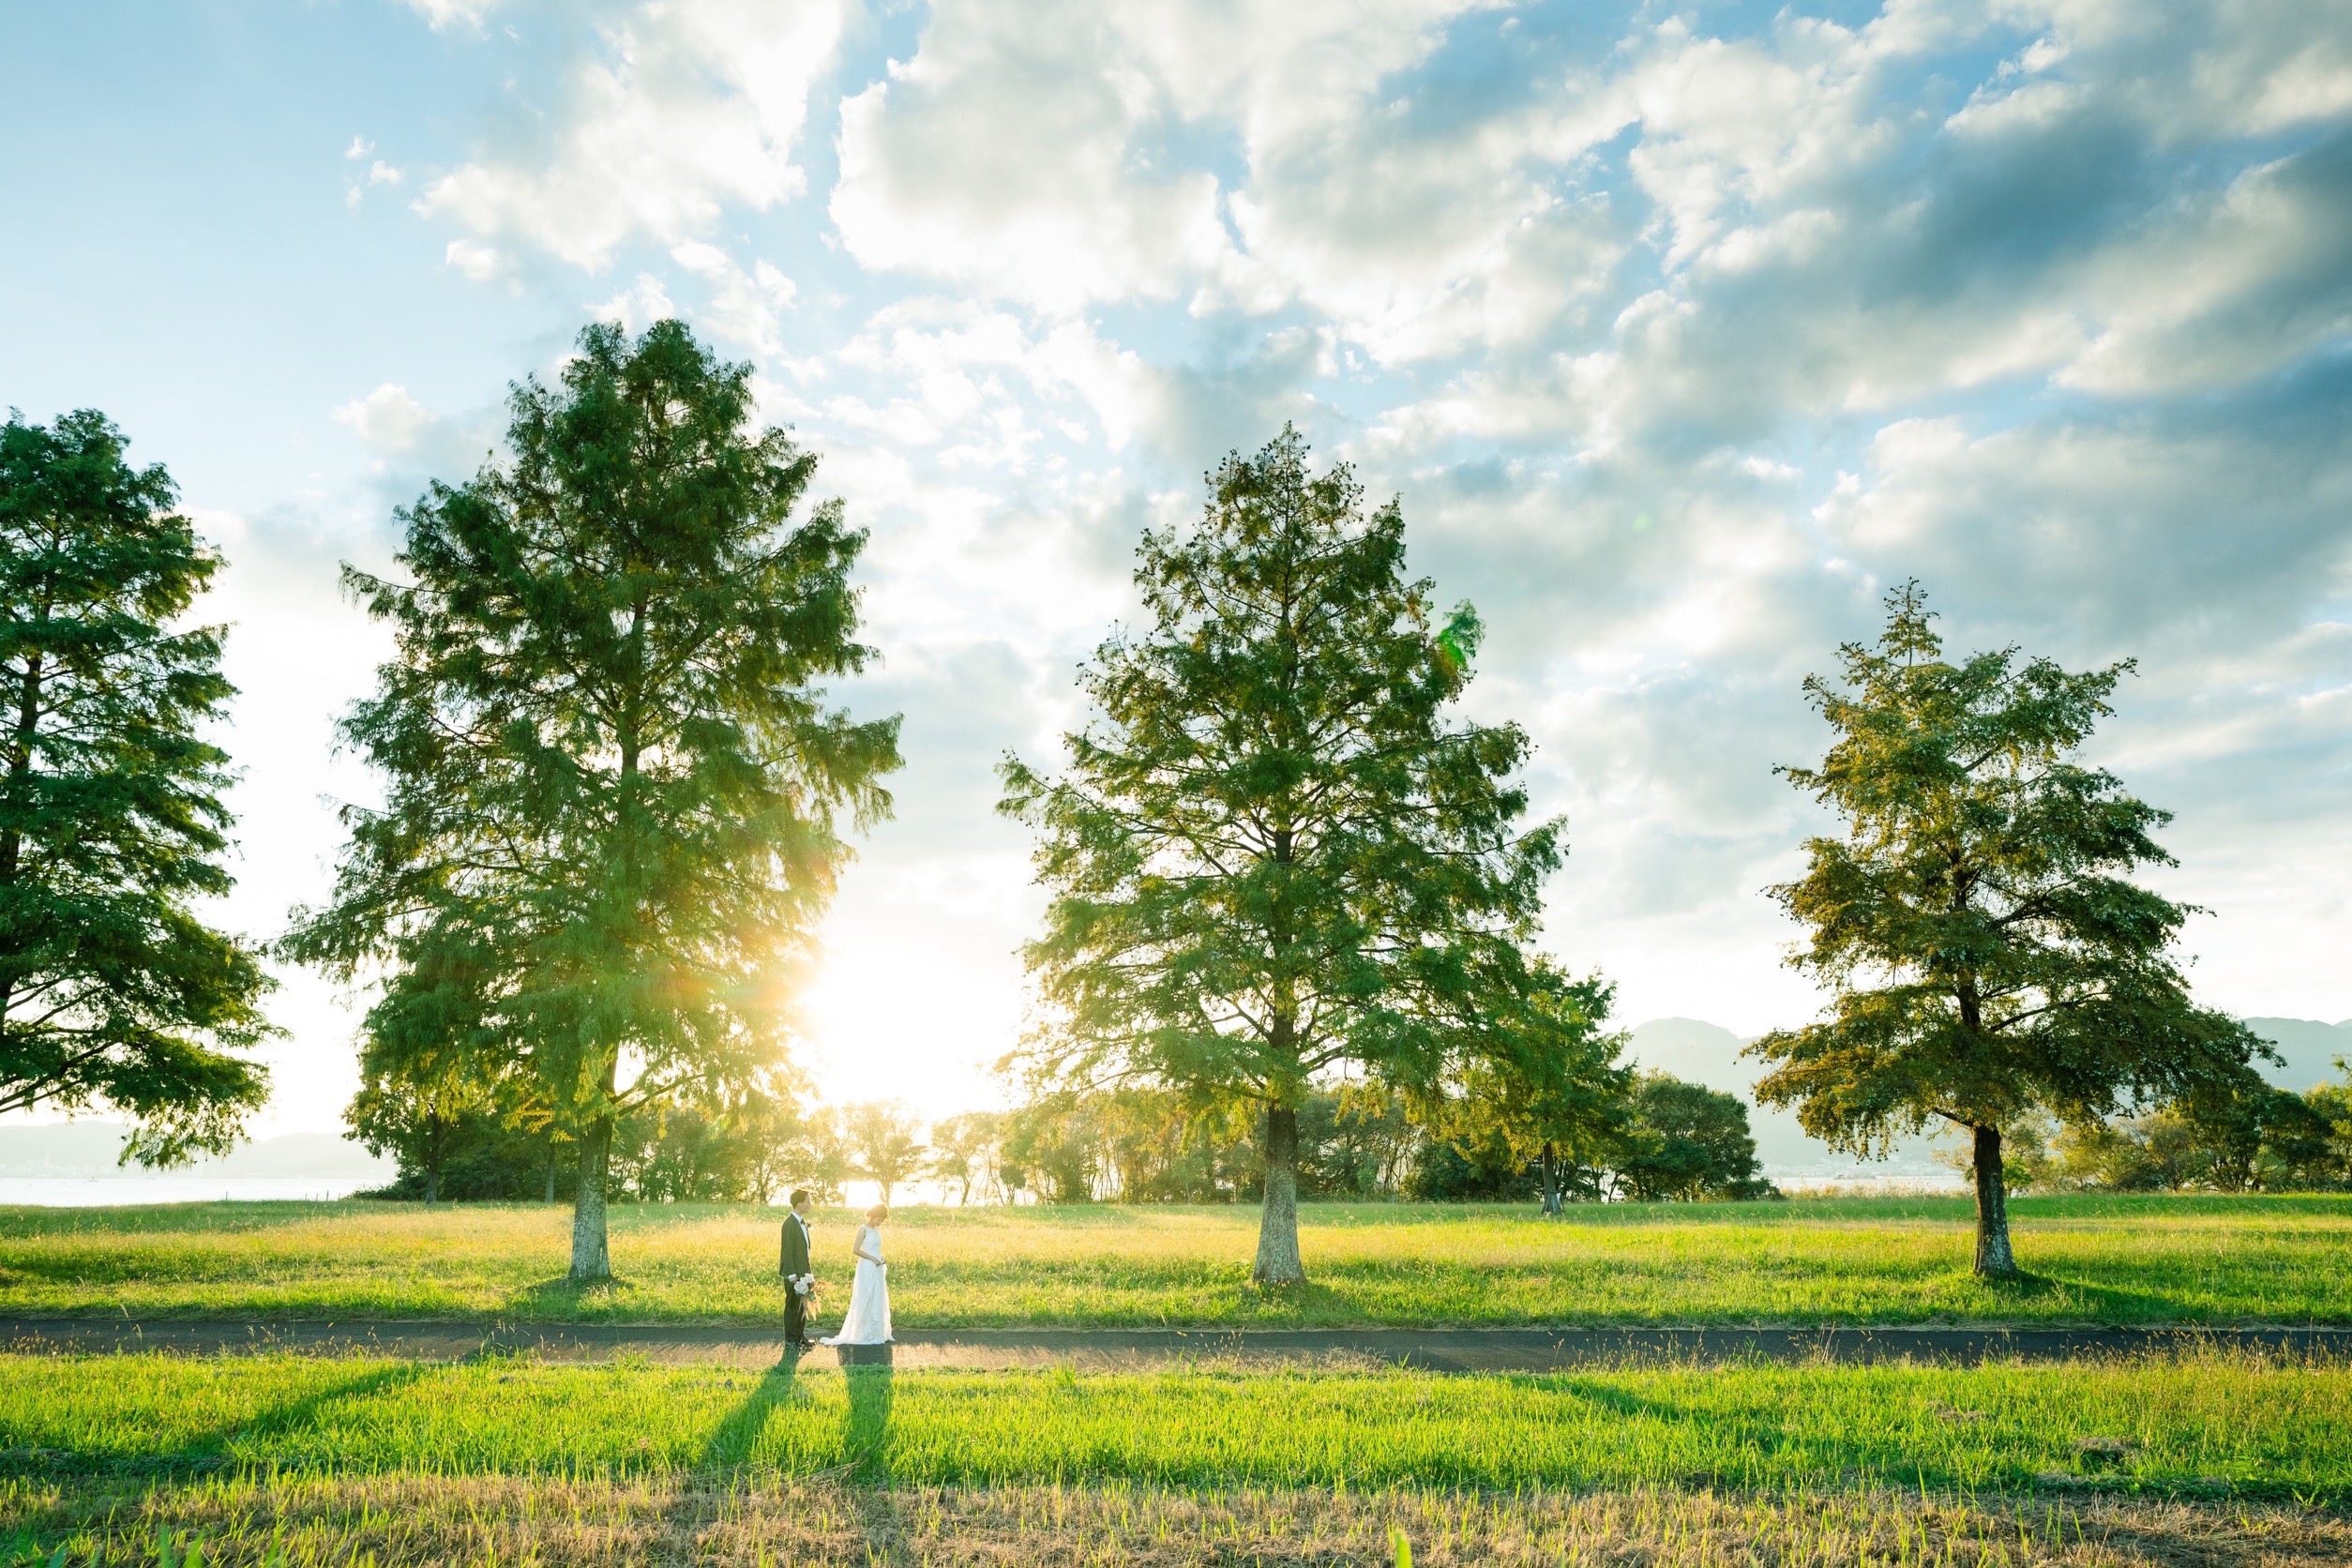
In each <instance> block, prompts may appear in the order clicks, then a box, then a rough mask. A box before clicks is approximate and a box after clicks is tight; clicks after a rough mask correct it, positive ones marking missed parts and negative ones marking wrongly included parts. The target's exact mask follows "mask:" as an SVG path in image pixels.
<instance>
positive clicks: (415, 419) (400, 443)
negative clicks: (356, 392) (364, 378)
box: [335, 381, 434, 457]
mask: <svg viewBox="0 0 2352 1568" xmlns="http://www.w3.org/2000/svg"><path fill="white" fill-rule="evenodd" d="M335 422H336V423H337V424H339V425H344V426H348V427H349V428H350V429H351V430H352V433H353V434H354V435H356V436H358V437H359V439H360V440H362V441H364V442H366V443H367V444H368V445H369V446H370V447H372V448H374V450H375V451H376V452H377V453H378V454H380V455H383V456H387V457H398V456H403V455H405V454H407V453H410V452H413V451H415V449H416V446H417V444H418V443H419V441H421V440H422V439H423V437H424V436H425V435H426V433H427V432H428V431H430V430H431V429H432V427H433V424H434V418H433V415H432V412H431V411H430V409H428V408H426V407H425V405H424V404H422V403H420V402H418V401H417V400H415V398H412V397H410V396H409V394H408V388H407V387H405V386H401V385H399V384H396V383H393V382H388V381H387V382H385V383H384V384H383V385H381V386H379V387H377V388H376V389H375V390H374V391H372V392H370V393H369V394H368V395H367V396H366V397H364V398H357V399H354V400H352V401H350V402H348V403H345V404H343V405H342V406H341V407H340V408H339V409H337V410H336V411H335Z"/></svg>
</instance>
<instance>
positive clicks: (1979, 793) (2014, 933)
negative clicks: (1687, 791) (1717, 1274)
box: [1750, 584, 2267, 1274]
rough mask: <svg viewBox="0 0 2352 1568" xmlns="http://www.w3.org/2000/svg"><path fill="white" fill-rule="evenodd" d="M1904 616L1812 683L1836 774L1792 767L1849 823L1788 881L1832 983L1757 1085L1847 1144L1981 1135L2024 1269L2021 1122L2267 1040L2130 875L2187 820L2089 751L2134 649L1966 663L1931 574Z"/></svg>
mask: <svg viewBox="0 0 2352 1568" xmlns="http://www.w3.org/2000/svg"><path fill="white" fill-rule="evenodd" d="M1887 613H1888V619H1887V625H1886V629H1885V631H1884V633H1883V635H1882V636H1881V637H1880V639H1879V641H1878V642H1877V644H1876V645H1875V646H1863V645H1862V644H1859V643H1848V644H1847V645H1846V646H1845V647H1844V648H1843V649H1842V650H1841V651H1840V657H1841V660H1842V662H1843V664H1844V667H1845V668H1844V678H1843V681H1842V682H1841V683H1832V682H1830V681H1827V680H1824V679H1822V678H1821V677H1819V676H1814V677H1810V678H1808V679H1807V681H1806V682H1805V691H1806V694H1807V696H1808V697H1809V698H1810V699H1811V700H1812V701H1813V702H1814V704H1815V705H1816V706H1817V707H1818V708H1819V709H1820V710H1821V714H1822V716H1823V717H1825V718H1826V719H1828V720H1829V722H1830V724H1831V726H1832V728H1833V729H1834V730H1835V731H1836V732H1837V739H1836V741H1835V742H1834V743H1833V744H1832V746H1831V747H1830V750H1829V753H1828V755H1827V757H1826V758H1825V759H1824V760H1823V762H1822V764H1821V766H1820V767H1818V768H1802V767H1791V768H1784V769H1782V770H1781V771H1782V772H1784V773H1785V774H1787V776H1788V778H1789V780H1790V781H1791V782H1792V783H1794V784H1795V785H1797V787H1798V788H1800V789H1802V790H1804V791H1806V792H1809V793H1811V794H1812V795H1813V796H1814V797H1815V798H1816V799H1817V800H1819V801H1820V802H1821V803H1822V804H1824V805H1826V806H1828V807H1832V809H1834V810H1835V811H1836V812H1837V813H1838V814H1839V815H1840V816H1841V817H1842V818H1844V819H1845V822H1846V823H1847V836H1846V837H1844V838H1829V837H1819V838H1814V839H1812V840H1810V841H1808V843H1807V845H1806V852H1807V855H1808V859H1809V862H1810V864H1809V866H1808V867H1807V869H1806V873H1805V875H1804V876H1803V877H1802V879H1801V880H1799V881H1797V882H1790V883H1788V884H1787V885H1786V886H1783V887H1779V888H1776V889H1774V890H1773V894H1774V897H1776V898H1778V899H1779V901H1780V903H1781V904H1782V906H1783V907H1784V908H1785V909H1787V912H1789V914H1790V915H1791V916H1793V917H1794V918H1795V919H1796V920H1798V921H1799V922H1801V923H1802V925H1803V926H1804V927H1806V928H1807V930H1808V931H1809V933H1810V940H1809V942H1807V944H1806V945H1805V946H1804V947H1803V948H1802V949H1801V950H1800V951H1798V952H1797V953H1796V954H1795V955H1794V956H1793V957H1792V958H1791V960H1790V961H1791V963H1792V964H1793V965H1794V966H1795V967H1797V968H1798V969H1800V970H1801V971H1802V972H1805V973H1806V974H1808V975H1810V976H1811V977H1813V978H1814V979H1816V980H1817V981H1818V982H1820V983H1822V984H1825V985H1827V986H1830V987H1832V988H1834V989H1835V991H1836V993H1837V996H1836V1002H1835V1004H1834V1008H1833V1011H1832V1016H1831V1017H1829V1018H1826V1019H1824V1020H1823V1021H1821V1022H1818V1023H1816V1024H1813V1025H1810V1026H1808V1027H1806V1028H1804V1029H1800V1030H1780V1031H1775V1032H1773V1033H1771V1034H1768V1035H1766V1036H1764V1037H1763V1038H1762V1039H1761V1040H1758V1041H1757V1042H1756V1044H1755V1045H1754V1046H1753V1047H1751V1048H1750V1050H1751V1051H1752V1052H1753V1053H1755V1054H1758V1055H1761V1056H1763V1057H1765V1058H1766V1059H1767V1060H1769V1061H1770V1062H1772V1063H1773V1068H1772V1072H1770V1073H1769V1074H1768V1075H1767V1076H1766V1077H1765V1078H1763V1079H1762V1080H1761V1081H1759V1082H1758V1083H1757V1085H1756V1093H1757V1094H1758V1095H1759V1096H1761V1097H1762V1098H1763V1099H1765V1100H1766V1101H1768V1102H1770V1103H1772V1104H1789V1103H1792V1102H1793V1103H1794V1104H1795V1105H1796V1106H1797V1108H1798V1117H1799V1119H1800V1120H1801V1121H1802V1123H1803V1124H1804V1126H1805V1130H1806V1131H1808V1132H1810V1133H1812V1134H1813V1135H1814V1136H1816V1137H1817V1138H1823V1139H1824V1140H1826V1141H1828V1142H1829V1143H1831V1144H1832V1146H1833V1147H1839V1148H1847V1149H1854V1150H1857V1151H1862V1152H1869V1151H1872V1150H1878V1149H1883V1148H1884V1147H1885V1145H1886V1144H1887V1142H1888V1141H1889V1140H1890V1139H1891V1138H1894V1137H1896V1136H1898V1135H1901V1134H1905V1133H1912V1132H1917V1131H1918V1130H1919V1129H1920V1128H1922V1126H1924V1125H1925V1124H1926V1123H1928V1122H1929V1121H1930V1120H1932V1119H1935V1118H1942V1119H1944V1120H1947V1121H1949V1122H1952V1123H1957V1124H1959V1125H1961V1126H1965V1127H1968V1128H1970V1129H1971V1130H1972V1132H1973V1133H1974V1135H1975V1138H1976V1150H1977V1153H1976V1159H1975V1162H1974V1163H1975V1168H1976V1170H1977V1179H1978V1189H1979V1195H1980V1200H1981V1201H1982V1203H1983V1223H1982V1226H1981V1229H1980V1236H1979V1259H1978V1261H1979V1267H1980V1268H1981V1269H1983V1271H1984V1272H1987V1273H1992V1274H2006V1273H2011V1272H2013V1269H2014V1264H2013V1261H2012V1259H2011V1258H2010V1253H2009V1244H2008V1240H2007V1233H2006V1229H2005V1227H2004V1225H2003V1223H2002V1221H2001V1217H2000V1216H2001V1196H2002V1187H2001V1174H2000V1143H1999V1129H2000V1128H2001V1127H2003V1126H2006V1125H2012V1124H2014V1123H2017V1122H2018V1121H2020V1120H2021V1119H2022V1118H2024V1117H2026V1116H2028V1114H2029V1113H2031V1112H2033V1111H2035V1110H2037V1109H2041V1110H2047V1111H2049V1112H2052V1113H2054V1114H2055V1115H2057V1116H2058V1117H2060V1118H2062V1119H2064V1120H2066V1121H2068V1122H2071V1123H2088V1122H2091V1121H2095V1120H2097V1119H2100V1118H2103V1117H2104V1116H2107V1115H2109V1114H2111V1113H2112V1112H2114V1111H2116V1110H2117V1109H2118V1108H2119V1107H2120V1106H2122V1105H2123V1104H2125V1103H2126V1102H2157V1103H2161V1102H2166V1101H2172V1100H2179V1099H2186V1098H2190V1097H2192V1096H2196V1095H2200V1094H2207V1095H2209V1094H2215V1093H2235V1092H2237V1091H2239V1090H2240V1089H2242V1088H2243V1087H2245V1086H2247V1085H2249V1084H2250V1083H2251V1082H2252V1081H2253V1074H2252V1072H2251V1071H2250V1069H2249V1068H2248V1066H2247V1063H2248V1060H2249V1059H2250V1058H2251V1057H2252V1056H2253V1055H2254V1053H2256V1052H2258V1051H2259V1052H2265V1053H2266V1054H2267V1048H2265V1047H2264V1046H2263V1045H2262V1044H2261V1042H2259V1041H2258V1040H2256V1039H2255V1038H2254V1035H2253V1034H2252V1033H2249V1032H2248V1031H2247V1030H2246V1028H2245V1027H2244V1026H2243V1025H2241V1024H2239V1022H2237V1021H2236V1020H2235V1019H2233V1018H2228V1017H2226V1016H2224V1015H2223V1014H2220V1013H2217V1012H2212V1011H2210V1010H2208V1009H2204V1008H2200V1007H2197V1006H2196V1005H2194V1003H2192V1002H2191V1001H2190V1000H2189V995H2188V987H2187V984H2186V981H2185V980H2184V978H2183V976H2182V974H2181V972H2180V970H2179V966H2178V965H2177V964H2176V963H2175V962H2174V961H2173V959H2172V958H2171V957H2169V949H2170V947H2171V945H2172V942H2173V941H2174V939H2175V937H2176V936H2177V935H2178V933H2179V928H2180V927H2181V924H2182V923H2183V921H2185V920H2186V919H2187V917H2188V916H2189V914H2190V913H2191V912H2192V911H2191V910H2190V908H2189V907H2187V906H2185V905H2180V904H2175V903H2173V902H2171V901H2169V900H2167V899H2165V898H2164V897H2160V896H2159V895H2157V894H2155V893H2153V892H2150V891H2148V889H2146V888H2143V887H2140V886H2137V885H2135V884H2133V882H2129V881H2127V880H2125V879H2126V877H2127V876H2128V874H2129V873H2131V872H2132V871H2133V870H2134V869H2136V868H2137V867H2142V866H2148V865H2158V866H2165V865H2170V864H2172V861H2171V858H2170V857H2169V856H2168V855H2166V854H2165V853H2164V851H2163V850H2162V849H2161V848H2159V847H2158V846H2157V844H2156V842H2155V840H2154V839H2153V838H2151V837H2149V833H2150V831H2151V830H2152V829H2154V828H2156V827H2158V826H2161V825H2162V824H2163V823H2164V822H2167V821H2169V818H2168V816H2167V814H2166V813H2164V812H2163V811H2160V810H2158V809H2156V808H2155V807H2151V806H2148V805H2146V804H2145V803H2143V802H2141V801H2139V800H2137V799H2134V798H2133V796H2131V795H2129V794H2127V793H2125V792H2124V791H2123V788H2122V785H2121V784H2120V782H2119V781H2118V780H2117V779H2116V778H2115V776H2113V775H2111V774H2108V773H2106V772H2105V771H2103V770H2101V769H2096V768H2087V767H2084V766H2082V765H2081V764H2080V763H2078V762H2077V761H2074V758H2075V756H2076V754H2077V753H2078V751H2079V750H2080V748H2081V746H2082V745H2083V743H2084V742H2085V741H2086V740H2087V739H2088V737H2089V735H2090V731H2091V728H2092V726H2093V725H2094V724H2095V723H2096V722H2097V721H2098V720H2099V719H2100V718H2102V717H2104V716H2107V715H2108V714H2109V712H2110V711H2111V710H2110V709H2109V708H2108V706H2107V702H2106V699H2107V697H2108V695H2109V694H2110V693H2111V692H2113V690H2114V689H2115V686H2116V683H2117V681H2118V680H2119V679H2120V678H2121V676H2122V675H2123V674H2124V673H2125V672H2126V671H2129V670H2130V669H2131V668H2132V667H2131V665H2130V664H2129V663H2124V664H2118V665H2114V666H2111V667H2109V668H2107V669H2105V670H2098V671H2088V672H2083V673H2074V672H2070V671H2065V670H2062V669H2060V668H2059V667H2058V666H2057V665H2056V664H2053V663H2051V662H2050V661H2049V660H2047V659H2042V658H2036V659H2031V660H2028V661H2025V662H2023V663H2020V662H2019V659H2018V656H2017V654H2016V652H2015V651H2014V650H2013V649H2011V650H2003V651H2001V652H1998V653H1989V654H1977V655H1973V656H1970V657H1968V659H1966V660H1964V661H1962V662H1960V663H1957V664H1954V663H1951V662H1948V661H1946V660H1945V659H1944V658H1943V657H1942V643H1941V641H1940V640H1939V639H1938V638H1937V636H1936V634H1935V632H1934V630H1933V628H1932V627H1931V626H1930V624H1929V622H1930V616H1929V613H1928V611H1927V609H1926V606H1925V601H1924V596H1922V594H1921V592H1920V590H1919V588H1918V586H1917V585H1916V584H1907V585H1906V586H1904V587H1902V588H1899V589H1897V590H1895V591H1894V592H1893V593H1892V594H1890V595H1889V596H1887Z"/></svg>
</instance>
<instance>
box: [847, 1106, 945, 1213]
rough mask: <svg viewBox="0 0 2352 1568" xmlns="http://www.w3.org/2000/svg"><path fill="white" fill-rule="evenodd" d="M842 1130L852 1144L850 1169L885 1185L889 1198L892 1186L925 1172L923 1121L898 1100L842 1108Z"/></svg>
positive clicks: (883, 1192)
mask: <svg viewBox="0 0 2352 1568" xmlns="http://www.w3.org/2000/svg"><path fill="white" fill-rule="evenodd" d="M841 1123H842V1133H843V1136H844V1138H846V1140H847V1142H848V1145H849V1153H850V1158H851V1160H852V1162H853V1163H852V1166H851V1170H852V1173H853V1174H855V1175H856V1176H858V1177H859V1178H860V1179H861V1180H864V1181H868V1182H872V1183H874V1184H876V1185H878V1186H879V1187H881V1188H882V1201H883V1202H884V1203H887V1202H889V1201H890V1195H891V1192H892V1189H894V1188H895V1187H897V1185H898V1184H900V1183H901V1182H907V1181H912V1179H914V1178H915V1177H917V1176H920V1175H921V1174H922V1173H923V1170H924V1167H925V1160H924V1155H925V1154H926V1153H927V1150H926V1149H925V1148H924V1146H923V1123H920V1122H919V1121H917V1120H915V1117H914V1113H913V1112H912V1111H910V1110H909V1109H907V1108H906V1107H905V1106H904V1105H903V1104H901V1103H900V1102H898V1101H897V1100H868V1101H866V1102H864V1103H862V1104H858V1105H853V1106H846V1107H844V1108H842V1116H841Z"/></svg>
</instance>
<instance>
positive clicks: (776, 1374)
mask: <svg viewBox="0 0 2352 1568" xmlns="http://www.w3.org/2000/svg"><path fill="white" fill-rule="evenodd" d="M798 1372H799V1367H798V1365H797V1364H795V1362H794V1361H793V1360H792V1359H791V1358H789V1357H788V1358H787V1359H786V1360H785V1361H784V1362H783V1363H782V1364H780V1365H776V1366H773V1367H770V1368H769V1369H768V1373H767V1376H765V1377H763V1378H761V1380H759V1381H758V1382H757V1383H755V1384H753V1385H752V1389H751V1393H750V1395H748V1396H747V1397H746V1399H745V1400H744V1402H743V1403H742V1404H740V1405H738V1406H736V1407H735V1408H734V1409H733V1410H730V1411H728V1412H727V1414H726V1416H725V1417H724V1418H722V1419H721V1420H720V1422H719V1424H718V1425H716V1426H714V1427H712V1428H711V1435H710V1437H709V1438H708V1439H706V1440H704V1442H703V1444H702V1453H701V1457H700V1458H698V1459H697V1460H696V1461H695V1467H694V1468H695V1469H697V1470H732V1469H734V1468H735V1467H736V1466H738V1465H742V1464H746V1463H747V1462H749V1460H750V1458H751V1455H752V1451H753V1450H754V1448H756V1447H757V1446H758V1444H759V1441H760V1434H761V1433H762V1432H764V1431H766V1430H767V1425H768V1412H769V1411H771V1410H775V1409H776V1406H778V1405H784V1404H790V1403H792V1402H793V1401H795V1400H798V1399H802V1398H805V1397H806V1395H803V1394H802V1393H801V1390H800V1385H799V1380H798Z"/></svg>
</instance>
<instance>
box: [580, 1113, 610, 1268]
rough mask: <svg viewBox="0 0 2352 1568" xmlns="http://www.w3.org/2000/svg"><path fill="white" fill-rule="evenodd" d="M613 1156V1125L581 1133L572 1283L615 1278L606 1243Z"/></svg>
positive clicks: (596, 1126)
mask: <svg viewBox="0 0 2352 1568" xmlns="http://www.w3.org/2000/svg"><path fill="white" fill-rule="evenodd" d="M611 1156H612V1123H611V1122H607V1121H596V1122H591V1123H588V1125H587V1126H585V1127H583V1128H582V1129H580V1188H579V1191H578V1192H577V1193H576V1194H575V1195H574V1196H573V1198H572V1283H573V1284H574V1285H592V1284H595V1283H596V1282H597V1281H599V1280H606V1279H611V1277H612V1259H611V1256H610V1255H609V1254H608V1253H607V1252H606V1250H605V1244H604V1177H605V1169H606V1168H607V1166H608V1165H609V1164H610V1163H611Z"/></svg>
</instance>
